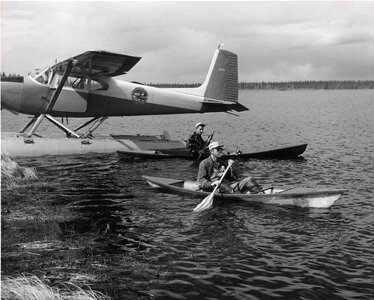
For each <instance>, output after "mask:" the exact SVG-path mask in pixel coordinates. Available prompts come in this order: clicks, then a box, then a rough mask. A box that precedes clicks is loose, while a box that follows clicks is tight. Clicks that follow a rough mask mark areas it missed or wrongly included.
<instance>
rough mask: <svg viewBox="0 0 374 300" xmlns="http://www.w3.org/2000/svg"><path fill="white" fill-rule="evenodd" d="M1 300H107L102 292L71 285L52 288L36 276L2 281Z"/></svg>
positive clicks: (3, 279)
mask: <svg viewBox="0 0 374 300" xmlns="http://www.w3.org/2000/svg"><path fill="white" fill-rule="evenodd" d="M1 299H4V300H107V299H110V298H108V297H107V296H105V295H103V294H102V293H100V292H94V291H92V290H88V291H85V290H83V289H82V288H80V287H78V286H76V285H73V284H69V286H66V288H65V289H58V288H52V287H50V286H48V285H46V284H45V283H43V282H42V281H41V280H40V279H39V278H38V277H36V276H29V277H26V276H21V277H17V278H4V277H3V278H2V279H1Z"/></svg>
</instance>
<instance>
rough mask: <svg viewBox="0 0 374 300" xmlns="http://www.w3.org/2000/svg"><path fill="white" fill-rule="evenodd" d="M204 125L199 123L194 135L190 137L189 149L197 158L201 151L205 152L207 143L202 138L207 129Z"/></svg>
mask: <svg viewBox="0 0 374 300" xmlns="http://www.w3.org/2000/svg"><path fill="white" fill-rule="evenodd" d="M205 126H206V125H205V124H204V123H197V124H196V129H195V131H194V133H193V134H192V135H191V136H190V137H189V139H188V141H187V149H188V151H190V153H191V156H192V157H194V158H197V157H199V156H200V151H204V149H205V146H206V145H207V141H204V139H203V138H202V136H201V135H202V133H203V131H204V128H205Z"/></svg>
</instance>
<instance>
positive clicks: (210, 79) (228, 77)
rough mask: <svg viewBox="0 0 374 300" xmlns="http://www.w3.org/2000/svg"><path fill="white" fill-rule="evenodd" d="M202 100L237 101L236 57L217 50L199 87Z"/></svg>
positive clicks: (228, 52) (230, 53)
mask: <svg viewBox="0 0 374 300" xmlns="http://www.w3.org/2000/svg"><path fill="white" fill-rule="evenodd" d="M200 88H201V89H203V91H204V93H203V95H204V98H206V99H215V100H223V101H231V102H237V101H238V56H237V55H236V54H235V53H232V52H230V51H227V50H223V49H219V48H218V49H217V50H216V52H215V53H214V57H213V60H212V63H211V65H210V68H209V71H208V75H207V77H206V79H205V82H204V83H203V85H202V86H201V87H200Z"/></svg>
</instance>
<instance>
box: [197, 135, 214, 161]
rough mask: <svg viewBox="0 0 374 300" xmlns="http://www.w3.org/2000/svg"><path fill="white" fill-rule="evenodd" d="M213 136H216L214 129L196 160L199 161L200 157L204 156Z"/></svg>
mask: <svg viewBox="0 0 374 300" xmlns="http://www.w3.org/2000/svg"><path fill="white" fill-rule="evenodd" d="M213 136H214V131H213V132H212V133H211V134H210V135H209V136H208V139H207V140H206V143H205V145H204V148H203V149H202V150H200V154H199V157H198V158H197V159H196V161H199V160H200V158H201V157H202V156H203V154H204V152H205V150H206V148H207V147H208V146H209V144H210V141H211V140H212V138H213Z"/></svg>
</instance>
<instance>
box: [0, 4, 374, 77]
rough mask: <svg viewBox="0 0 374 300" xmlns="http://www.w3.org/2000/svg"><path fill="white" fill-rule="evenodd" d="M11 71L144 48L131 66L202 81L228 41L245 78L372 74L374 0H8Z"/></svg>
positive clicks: (5, 38)
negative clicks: (100, 52)
mask: <svg viewBox="0 0 374 300" xmlns="http://www.w3.org/2000/svg"><path fill="white" fill-rule="evenodd" d="M1 14H2V29H1V30H2V32H1V34H2V35H1V39H2V41H1V42H2V43H1V44H2V70H3V71H5V72H16V73H21V74H25V73H27V72H28V71H30V70H32V69H33V68H36V67H40V66H46V65H49V64H51V63H53V62H54V60H55V59H58V60H63V59H66V58H67V57H69V56H73V55H76V54H79V53H81V52H83V51H86V50H88V49H102V50H107V51H113V52H118V53H124V54H129V55H137V56H142V57H143V58H142V60H141V61H140V62H139V63H138V64H137V65H136V67H135V68H134V69H132V70H131V72H130V73H129V74H128V75H126V78H127V79H129V80H137V81H143V82H201V81H202V80H203V79H204V78H205V75H206V72H207V70H208V67H209V64H210V60H211V58H212V55H213V52H214V50H215V48H216V47H217V45H218V44H219V43H224V44H225V49H227V50H231V51H233V52H235V53H237V54H238V57H239V78H240V79H241V80H243V81H284V80H307V79H310V80H319V79H373V78H374V70H373V68H372V65H374V57H373V54H372V53H374V48H373V47H374V2H352V1H351V2H341V1H337V2H336V1H334V2H324V1H323V2H319V1H318V2H301V3H300V2H251V1H249V2H245V1H244V2H243V1H240V2H235V1H229V2H225V1H218V2H214V1H206V2H195V1H188V2H183V1H176V2H168V1H165V2H164V1H162V2H156V1H152V2H140V1H137V2H127V1H124V2H121V1H114V2H104V1H79V2H68V1H63V2H44V1H43V2H32V1H30V2H22V3H21V2H9V1H5V2H2V12H1Z"/></svg>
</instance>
